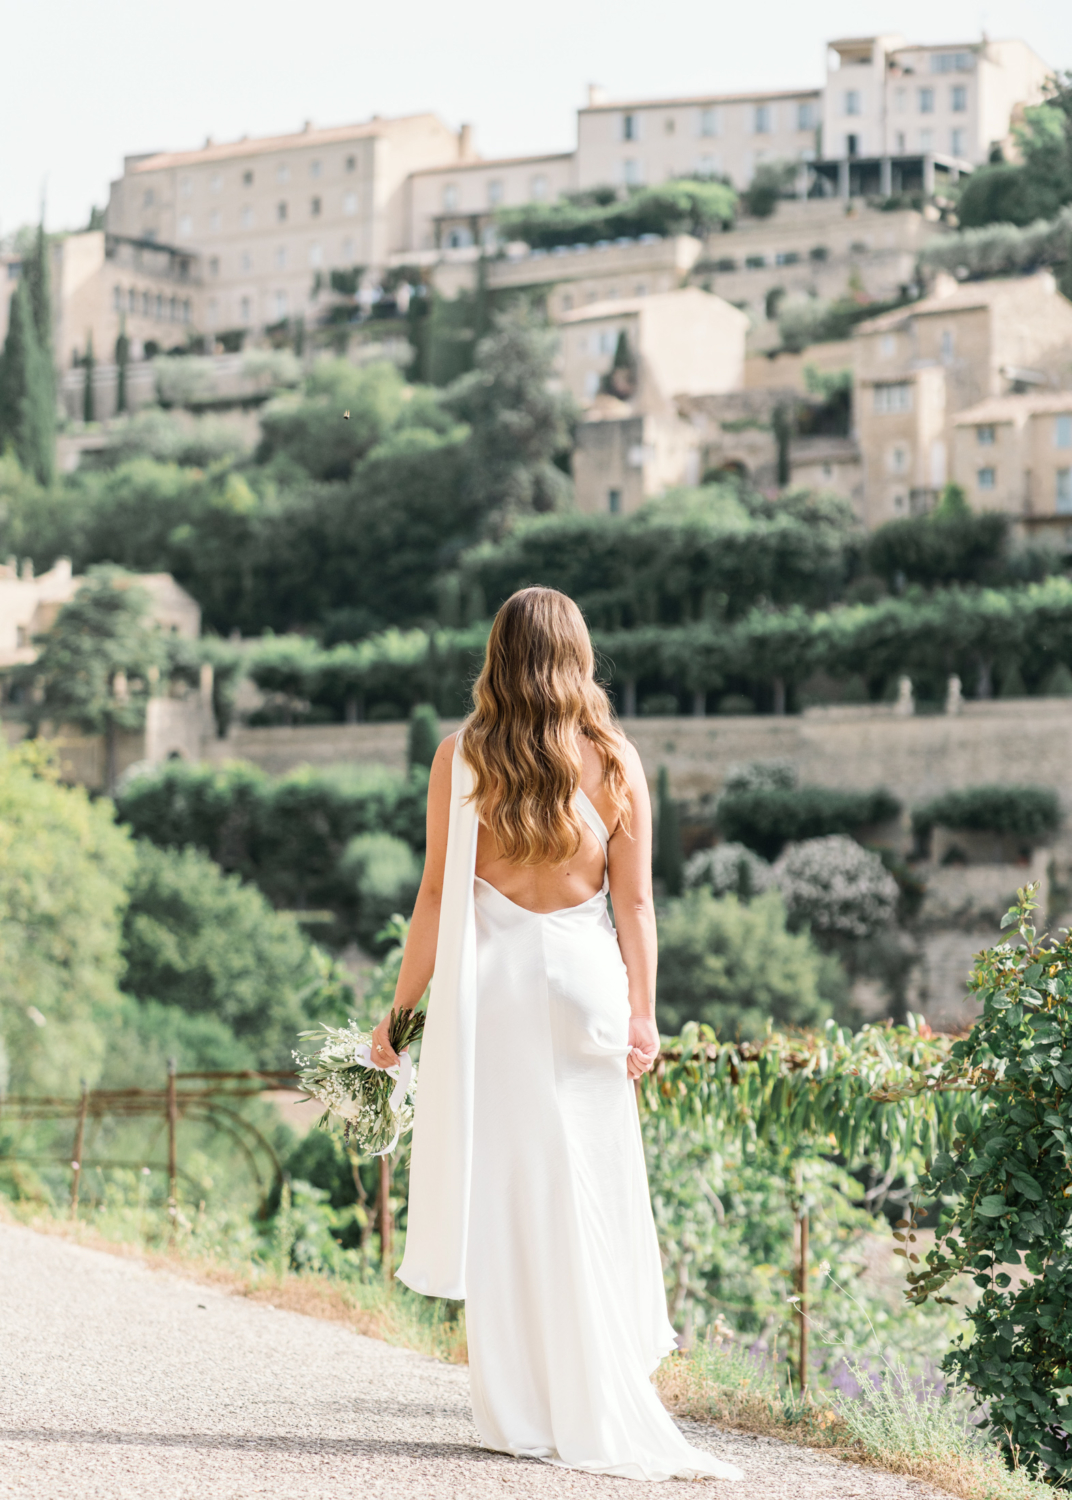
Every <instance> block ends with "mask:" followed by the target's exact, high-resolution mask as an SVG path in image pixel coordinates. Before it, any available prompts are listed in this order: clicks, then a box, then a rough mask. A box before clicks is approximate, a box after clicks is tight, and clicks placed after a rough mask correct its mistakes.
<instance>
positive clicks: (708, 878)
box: [685, 844, 771, 901]
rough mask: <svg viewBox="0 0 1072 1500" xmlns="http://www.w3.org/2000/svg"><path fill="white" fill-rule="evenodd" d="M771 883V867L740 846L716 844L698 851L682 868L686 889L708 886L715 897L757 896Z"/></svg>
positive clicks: (756, 855) (742, 845) (743, 897)
mask: <svg viewBox="0 0 1072 1500" xmlns="http://www.w3.org/2000/svg"><path fill="white" fill-rule="evenodd" d="M770 883H771V868H770V865H769V864H768V863H767V861H766V860H765V859H760V857H759V855H758V854H753V852H752V850H751V849H748V848H746V847H745V845H744V844H716V845H715V847H714V848H713V849H699V850H697V852H696V853H695V854H694V855H693V856H692V858H691V859H690V860H689V861H688V863H687V864H686V865H685V885H686V887H687V888H689V889H690V890H691V889H692V888H693V887H695V886H699V885H706V886H710V888H711V890H712V892H713V894H714V895H716V896H729V895H733V896H740V897H742V899H744V900H746V901H747V900H748V898H749V897H750V896H758V895H759V894H760V893H761V892H762V891H765V890H766V889H767V887H768V886H769V885H770Z"/></svg>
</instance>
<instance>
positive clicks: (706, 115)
mask: <svg viewBox="0 0 1072 1500" xmlns="http://www.w3.org/2000/svg"><path fill="white" fill-rule="evenodd" d="M719 125H720V121H719V116H718V110H717V109H701V111H700V134H701V135H720V134H721V130H720V129H719Z"/></svg>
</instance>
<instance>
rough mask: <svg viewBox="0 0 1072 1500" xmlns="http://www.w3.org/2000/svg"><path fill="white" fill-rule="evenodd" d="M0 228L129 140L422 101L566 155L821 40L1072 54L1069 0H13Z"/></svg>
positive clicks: (103, 190) (797, 64)
mask: <svg viewBox="0 0 1072 1500" xmlns="http://www.w3.org/2000/svg"><path fill="white" fill-rule="evenodd" d="M0 14H2V17H3V19H2V22H0V36H2V55H0V235H6V234H8V233H9V232H10V231H11V230H12V229H14V228H15V227H17V226H18V225H19V224H22V223H25V222H27V221H29V220H32V219H35V218H36V215H37V205H38V203H39V201H40V196H41V192H42V187H44V188H45V191H46V194H47V202H48V214H47V224H48V227H49V228H50V229H60V228H69V227H79V226H81V225H83V224H84V223H85V221H86V219H87V218H88V215H89V210H90V207H91V205H93V204H97V205H99V206H102V207H103V205H104V204H105V202H106V201H107V196H108V183H109V181H110V180H111V179H112V178H114V177H117V176H118V175H119V174H120V171H121V167H122V158H123V156H124V154H127V153H130V154H133V153H135V152H142V151H150V150H160V149H182V148H190V147H196V146H200V145H201V144H202V143H203V142H204V139H205V137H206V136H208V135H211V136H213V137H214V138H215V139H216V140H217V141H224V140H228V139H236V138H237V137H239V136H241V135H243V134H247V133H248V134H250V135H270V134H276V133H285V132H287V131H291V130H299V129H300V128H301V126H302V123H303V121H305V120H307V119H311V120H312V121H313V122H314V123H315V124H317V125H338V124H345V123H349V122H352V121H357V120H363V119H367V118H368V117H369V116H370V115H372V114H377V113H378V114H381V115H398V114H411V113H415V112H418V111H421V110H433V111H435V112H436V113H438V114H439V115H441V116H442V118H443V119H444V120H446V121H447V122H448V123H449V124H450V125H451V126H453V127H457V126H458V125H459V124H460V123H461V122H462V121H469V122H471V123H472V124H473V125H474V127H475V132H476V146H477V149H478V150H479V151H480V152H481V154H482V155H485V156H498V155H514V154H523V153H527V152H537V151H564V150H569V149H570V148H572V146H573V144H574V131H575V120H574V111H575V110H576V108H577V107H578V105H580V104H582V103H583V102H584V99H585V90H586V85H587V84H588V83H589V82H592V83H599V84H602V85H603V87H604V88H606V89H607V90H608V92H609V94H610V97H611V98H612V99H613V98H634V99H639V98H645V97H652V98H658V97H663V98H665V97H667V96H673V95H676V94H697V93H705V92H708V91H710V92H721V91H724V90H732V89H755V88H782V87H792V86H815V85H816V84H818V83H820V82H821V81H822V77H823V60H824V50H823V48H824V42H825V41H826V40H827V39H829V38H833V37H840V36H859V35H868V34H872V33H876V32H885V31H900V32H901V33H902V34H903V35H904V36H906V37H907V38H908V39H909V40H911V41H920V42H960V41H972V40H975V39H976V38H978V36H979V34H980V31H981V30H983V29H985V30H986V31H987V33H988V34H989V35H990V36H991V37H1006V36H1019V37H1022V38H1023V39H1024V40H1025V41H1027V42H1028V43H1029V44H1030V45H1031V46H1032V47H1034V49H1035V51H1036V52H1038V53H1039V54H1040V55H1041V56H1042V57H1043V58H1044V59H1045V60H1046V61H1047V62H1048V63H1049V64H1050V65H1051V66H1053V67H1063V68H1072V4H1070V3H1069V0H897V3H896V4H895V3H893V0H884V3H881V4H880V3H877V0H811V3H807V0H805V3H801V0H751V3H744V4H741V3H739V0H735V3H732V4H731V3H727V0H659V3H655V0H648V3H641V0H615V3H606V0H604V3H596V0H521V3H518V0H494V3H493V0H453V3H452V0H435V3H432V0H402V3H397V0H396V3H394V4H390V3H387V0H375V3H373V4H369V3H368V0H356V3H355V0H351V3H345V4H344V3H341V0H316V3H311V4H301V3H295V0H262V3H260V4H250V3H248V0H247V3H239V0H183V3H182V4H180V5H170V4H167V5H166V4H162V3H160V0H155V3H154V0H28V3H23V4H15V3H7V4H4V5H3V6H2V8H0Z"/></svg>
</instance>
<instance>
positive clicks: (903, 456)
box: [890, 443, 908, 474]
mask: <svg viewBox="0 0 1072 1500" xmlns="http://www.w3.org/2000/svg"><path fill="white" fill-rule="evenodd" d="M907 467H908V450H907V449H906V448H905V447H904V445H903V444H901V443H897V444H896V445H895V446H894V447H893V448H891V450H890V469H891V471H892V472H893V473H894V474H903V473H904V471H905V469H906V468H907Z"/></svg>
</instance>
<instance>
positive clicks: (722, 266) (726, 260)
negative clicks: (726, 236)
mask: <svg viewBox="0 0 1072 1500" xmlns="http://www.w3.org/2000/svg"><path fill="white" fill-rule="evenodd" d="M736 269H737V262H736V261H735V260H733V259H732V258H731V257H730V256H728V255H724V256H723V257H722V259H721V260H716V261H715V270H716V271H736Z"/></svg>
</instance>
